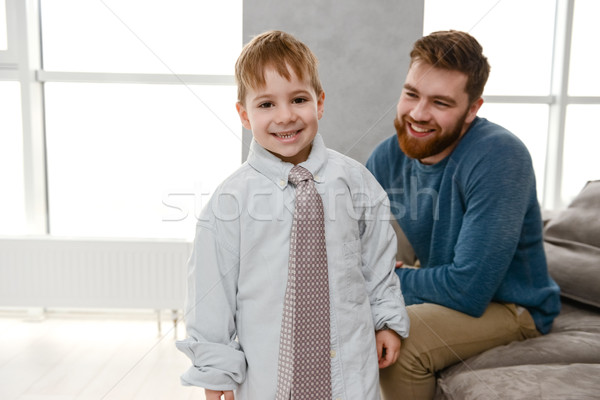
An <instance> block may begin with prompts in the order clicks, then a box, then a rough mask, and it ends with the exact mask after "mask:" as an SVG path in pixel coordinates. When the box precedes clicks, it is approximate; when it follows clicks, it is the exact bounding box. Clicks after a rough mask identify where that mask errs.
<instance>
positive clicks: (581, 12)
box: [569, 0, 600, 96]
mask: <svg viewBox="0 0 600 400" xmlns="http://www.w3.org/2000/svg"><path fill="white" fill-rule="evenodd" d="M598 15H600V2H599V1H597V0H577V1H576V2H575V10H574V16H573V36H572V42H571V65H570V69H569V71H570V72H569V94H570V95H571V96H600V79H597V78H595V77H596V76H597V75H598V65H599V64H600V54H598V50H597V48H598V44H597V42H598V38H600V26H599V25H598Z"/></svg>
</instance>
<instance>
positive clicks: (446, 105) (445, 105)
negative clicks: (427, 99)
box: [435, 101, 449, 107]
mask: <svg viewBox="0 0 600 400" xmlns="http://www.w3.org/2000/svg"><path fill="white" fill-rule="evenodd" d="M435 104H436V105H437V106H440V107H448V106H449V104H448V103H444V102H443V101H436V102H435Z"/></svg>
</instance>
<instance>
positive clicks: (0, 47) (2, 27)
mask: <svg viewBox="0 0 600 400" xmlns="http://www.w3.org/2000/svg"><path fill="white" fill-rule="evenodd" d="M7 49H8V27H7V24H6V0H0V51H5V50H7Z"/></svg>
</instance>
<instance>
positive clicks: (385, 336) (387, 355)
mask: <svg viewBox="0 0 600 400" xmlns="http://www.w3.org/2000/svg"><path fill="white" fill-rule="evenodd" d="M375 343H376V345H377V357H378V358H379V368H385V367H389V366H390V365H392V364H393V363H395V362H396V360H397V359H398V356H399V355H400V346H401V345H402V341H401V338H400V335H398V334H397V333H396V332H395V331H393V330H391V329H385V330H382V331H377V332H375Z"/></svg>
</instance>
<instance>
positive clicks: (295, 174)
mask: <svg viewBox="0 0 600 400" xmlns="http://www.w3.org/2000/svg"><path fill="white" fill-rule="evenodd" d="M312 178H313V176H312V174H311V173H310V171H309V170H307V169H306V168H304V167H301V166H299V165H295V166H294V168H292V170H291V171H290V175H289V177H288V180H289V181H290V182H292V183H293V184H294V185H298V184H299V183H300V182H302V181H308V180H311V179H312Z"/></svg>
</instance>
